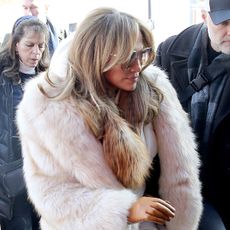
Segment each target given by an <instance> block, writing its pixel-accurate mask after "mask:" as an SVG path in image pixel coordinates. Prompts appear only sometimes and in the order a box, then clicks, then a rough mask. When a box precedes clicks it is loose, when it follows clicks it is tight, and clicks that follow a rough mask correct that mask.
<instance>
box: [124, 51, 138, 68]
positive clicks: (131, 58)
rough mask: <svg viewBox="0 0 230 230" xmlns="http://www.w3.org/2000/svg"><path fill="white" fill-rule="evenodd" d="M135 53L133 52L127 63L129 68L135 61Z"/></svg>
mask: <svg viewBox="0 0 230 230" xmlns="http://www.w3.org/2000/svg"><path fill="white" fill-rule="evenodd" d="M137 55H138V54H137V51H133V53H132V55H131V57H130V59H129V61H128V63H127V66H128V67H130V66H132V65H133V64H134V62H135V61H136V60H137Z"/></svg>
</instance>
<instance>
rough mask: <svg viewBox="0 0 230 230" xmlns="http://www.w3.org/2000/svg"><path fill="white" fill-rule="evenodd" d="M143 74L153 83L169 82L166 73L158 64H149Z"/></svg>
mask: <svg viewBox="0 0 230 230" xmlns="http://www.w3.org/2000/svg"><path fill="white" fill-rule="evenodd" d="M143 74H144V75H145V76H146V77H147V78H148V79H149V80H151V81H153V82H154V83H155V84H161V83H163V82H169V79H168V75H167V74H166V72H165V71H164V70H163V69H161V68H160V67H158V66H155V65H149V66H148V67H147V68H146V69H145V70H144V71H143Z"/></svg>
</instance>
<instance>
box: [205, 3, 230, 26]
mask: <svg viewBox="0 0 230 230" xmlns="http://www.w3.org/2000/svg"><path fill="white" fill-rule="evenodd" d="M209 15H210V17H211V19H212V21H213V23H214V24H215V25H217V24H220V23H222V22H224V21H227V20H229V19H230V0H209Z"/></svg>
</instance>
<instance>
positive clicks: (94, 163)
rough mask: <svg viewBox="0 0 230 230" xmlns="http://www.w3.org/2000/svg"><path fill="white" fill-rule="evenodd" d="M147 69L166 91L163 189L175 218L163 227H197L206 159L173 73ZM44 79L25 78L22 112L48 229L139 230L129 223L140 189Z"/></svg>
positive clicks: (161, 120) (161, 131)
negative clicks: (42, 87)
mask: <svg viewBox="0 0 230 230" xmlns="http://www.w3.org/2000/svg"><path fill="white" fill-rule="evenodd" d="M146 73H147V74H148V75H149V77H151V78H153V79H154V80H155V83H156V85H157V86H158V87H159V88H161V89H162V91H163V93H164V100H163V102H162V105H161V108H160V113H159V115H158V117H157V118H156V119H155V123H154V130H155V133H156V138H157V142H158V152H159V157H160V160H161V177H160V182H159V183H160V195H161V197H162V198H163V199H166V200H168V201H170V202H171V204H172V205H173V206H174V207H175V208H176V216H175V218H174V219H172V220H171V221H170V222H169V223H167V226H166V227H162V229H167V230H196V229H197V226H198V222H199V219H200V215H201V212H202V198H201V194H200V182H199V180H198V168H199V159H198V155H197V152H196V150H195V148H196V145H195V141H194V136H193V133H192V131H191V128H190V126H189V121H188V118H187V114H185V112H184V111H183V110H182V107H181V105H180V104H179V101H178V99H177V95H176V93H175V90H174V89H173V87H172V86H171V84H170V82H169V81H168V79H167V77H166V75H165V74H164V73H163V72H162V71H161V70H159V69H158V68H156V67H149V68H148V69H147V70H146ZM43 81H44V76H43V75H40V76H39V77H37V78H35V79H32V80H30V81H29V82H28V83H27V84H26V87H25V93H24V97H23V100H22V101H21V103H20V105H19V108H18V112H17V124H18V128H19V134H20V137H21V143H22V150H23V157H24V174H25V180H26V184H27V188H28V193H29V198H30V199H31V201H32V202H33V204H34V205H35V207H36V210H37V211H38V213H39V214H40V215H41V228H42V230H94V229H95V230H127V229H132V230H133V229H138V228H139V227H138V225H128V224H127V215H128V210H129V208H130V207H131V205H132V203H133V202H135V201H136V199H137V195H136V194H135V193H134V191H131V190H129V189H126V188H124V187H123V186H122V185H121V184H120V183H119V182H118V180H117V179H116V177H115V176H114V174H113V173H112V171H111V169H110V168H109V167H108V165H107V164H106V162H105V159H104V157H103V150H102V145H101V143H100V142H99V141H98V140H97V139H96V138H95V137H94V136H93V134H92V133H91V132H90V130H89V129H88V128H87V127H86V125H85V123H84V121H83V119H82V118H81V117H80V116H79V115H78V113H77V112H76V107H77V105H76V102H75V101H74V100H73V99H72V98H66V99H65V100H64V101H62V102H59V101H52V100H49V99H48V98H46V97H45V96H44V95H43V94H42V93H41V92H40V91H39V89H38V87H37V84H38V82H43ZM146 135H147V134H146ZM147 136H148V135H147ZM147 138H148V137H147ZM149 141H151V140H149ZM152 229H158V227H157V226H156V227H155V228H152ZM159 229H160V228H159Z"/></svg>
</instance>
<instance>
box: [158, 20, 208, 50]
mask: <svg viewBox="0 0 230 230" xmlns="http://www.w3.org/2000/svg"><path fill="white" fill-rule="evenodd" d="M203 26H204V24H203V23H200V24H195V25H191V26H189V27H187V28H186V29H184V30H182V31H181V32H180V33H178V34H177V35H173V36H170V37H168V38H167V39H166V40H164V41H163V42H161V43H160V45H159V47H161V49H162V48H163V49H166V48H167V49H173V50H174V49H175V50H177V49H181V48H185V47H186V48H188V47H189V46H190V44H193V42H194V41H195V39H196V37H197V35H198V33H199V32H200V30H201V28H202V27H203Z"/></svg>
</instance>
